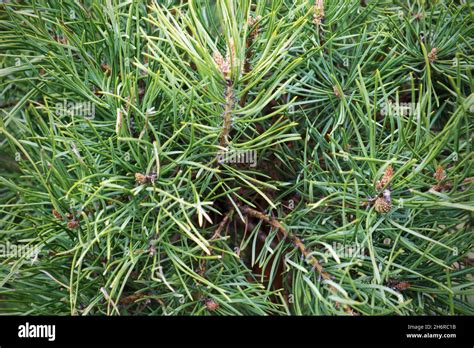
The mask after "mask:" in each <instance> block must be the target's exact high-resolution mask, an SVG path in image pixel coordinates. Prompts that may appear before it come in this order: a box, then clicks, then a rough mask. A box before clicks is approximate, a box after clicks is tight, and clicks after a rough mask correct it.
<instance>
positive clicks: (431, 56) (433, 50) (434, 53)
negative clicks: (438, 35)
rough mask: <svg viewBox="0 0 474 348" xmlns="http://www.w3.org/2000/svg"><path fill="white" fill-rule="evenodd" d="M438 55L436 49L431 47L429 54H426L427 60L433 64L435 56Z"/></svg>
mask: <svg viewBox="0 0 474 348" xmlns="http://www.w3.org/2000/svg"><path fill="white" fill-rule="evenodd" d="M437 53H438V49H437V48H436V47H433V49H432V50H431V52H430V53H428V59H429V61H430V63H433V62H434V61H435V60H436V54H437Z"/></svg>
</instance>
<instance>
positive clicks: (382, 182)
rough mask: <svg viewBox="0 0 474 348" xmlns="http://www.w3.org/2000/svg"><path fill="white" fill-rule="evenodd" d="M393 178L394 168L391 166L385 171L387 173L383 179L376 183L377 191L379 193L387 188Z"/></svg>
mask: <svg viewBox="0 0 474 348" xmlns="http://www.w3.org/2000/svg"><path fill="white" fill-rule="evenodd" d="M392 176H393V167H392V166H391V165H389V166H388V167H387V169H385V173H384V174H383V176H382V179H380V180H378V181H377V182H376V183H375V189H376V190H377V191H380V190H381V189H383V188H384V187H385V186H387V184H388V183H389V182H390V180H391V179H392Z"/></svg>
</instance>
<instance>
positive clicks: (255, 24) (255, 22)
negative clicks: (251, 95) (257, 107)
mask: <svg viewBox="0 0 474 348" xmlns="http://www.w3.org/2000/svg"><path fill="white" fill-rule="evenodd" d="M261 19H262V17H260V16H258V17H257V18H253V17H250V18H249V19H248V21H247V24H248V26H249V27H251V28H252V31H251V32H250V34H249V36H248V38H247V41H246V43H245V45H246V49H247V51H246V53H245V61H244V67H243V72H242V74H248V73H249V72H250V70H251V66H250V60H251V59H252V56H253V51H252V44H253V41H254V39H255V37H256V36H257V34H258V31H259V22H260V20H261ZM247 96H248V91H246V92H245V93H244V94H243V95H242V97H241V98H240V102H239V105H240V107H244V106H245V103H246V102H247Z"/></svg>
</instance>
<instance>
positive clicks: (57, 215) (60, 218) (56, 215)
mask: <svg viewBox="0 0 474 348" xmlns="http://www.w3.org/2000/svg"><path fill="white" fill-rule="evenodd" d="M52 214H53V215H54V217H55V218H56V219H58V220H62V219H63V217H62V216H61V214H59V212H58V211H57V210H55V209H53V210H52Z"/></svg>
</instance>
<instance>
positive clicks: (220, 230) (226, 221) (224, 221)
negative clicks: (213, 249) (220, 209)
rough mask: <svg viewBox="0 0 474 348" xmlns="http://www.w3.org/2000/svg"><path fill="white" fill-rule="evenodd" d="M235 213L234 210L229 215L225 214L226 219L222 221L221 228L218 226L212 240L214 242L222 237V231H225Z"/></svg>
mask: <svg viewBox="0 0 474 348" xmlns="http://www.w3.org/2000/svg"><path fill="white" fill-rule="evenodd" d="M233 213H234V209H231V210H229V211H228V212H227V214H225V216H224V218H223V219H222V221H221V222H220V223H219V226H217V229H216V231H215V232H214V234H213V235H212V238H211V240H214V239H217V238H219V237H220V236H221V232H222V230H223V229H224V227H225V226H226V225H227V223H228V221H229V219H230V216H231V215H232V214H233Z"/></svg>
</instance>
